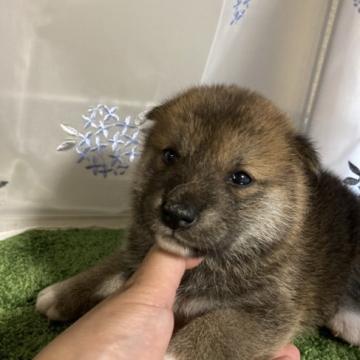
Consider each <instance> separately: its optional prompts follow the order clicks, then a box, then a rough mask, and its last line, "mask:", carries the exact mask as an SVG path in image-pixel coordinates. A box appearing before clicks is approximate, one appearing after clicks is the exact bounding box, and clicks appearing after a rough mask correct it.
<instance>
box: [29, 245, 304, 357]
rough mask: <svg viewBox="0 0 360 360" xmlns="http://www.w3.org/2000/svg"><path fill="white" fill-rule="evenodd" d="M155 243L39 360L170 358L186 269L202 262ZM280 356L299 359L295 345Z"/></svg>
mask: <svg viewBox="0 0 360 360" xmlns="http://www.w3.org/2000/svg"><path fill="white" fill-rule="evenodd" d="M200 261H201V260H199V259H184V258H181V257H177V256H174V255H171V254H168V253H165V252H163V251H161V250H159V249H158V248H153V249H152V250H151V251H150V253H149V254H148V255H147V256H146V258H145V260H144V262H143V263H142V265H141V266H140V268H139V269H138V271H137V272H136V273H135V274H134V276H133V277H132V278H131V279H130V281H129V282H128V284H127V288H126V290H123V291H122V292H121V293H116V294H114V295H113V296H111V297H110V298H108V299H106V300H105V301H103V302H102V303H100V304H99V305H98V306H96V307H95V308H94V309H93V310H91V311H90V312H88V313H87V314H85V315H84V316H83V317H82V318H81V319H79V320H78V321H77V322H76V323H74V324H73V325H72V326H71V327H69V328H68V329H67V330H66V331H64V332H63V333H62V334H61V335H59V336H58V337H57V338H56V339H55V340H54V341H53V342H51V343H50V344H49V345H48V346H47V347H45V349H43V350H42V351H41V353H40V354H38V355H37V357H36V358H35V360H55V359H63V360H73V359H74V360H75V359H76V360H81V359H86V360H92V359H94V360H95V359H96V360H99V359H106V360H115V359H116V360H122V359H127V360H128V359H144V360H161V359H163V358H164V355H165V353H166V349H167V346H168V344H169V341H170V338H171V335H172V332H173V328H174V315H173V312H172V306H173V304H174V301H175V295H176V289H177V287H178V286H179V284H180V281H181V278H182V276H183V274H184V272H185V270H186V269H188V268H191V267H194V266H196V265H198V264H199V263H200ZM277 356H278V357H277V358H276V359H274V360H298V359H300V355H299V353H298V350H297V349H296V348H295V347H294V346H289V347H286V348H284V349H283V351H281V352H279V354H278V355H277Z"/></svg>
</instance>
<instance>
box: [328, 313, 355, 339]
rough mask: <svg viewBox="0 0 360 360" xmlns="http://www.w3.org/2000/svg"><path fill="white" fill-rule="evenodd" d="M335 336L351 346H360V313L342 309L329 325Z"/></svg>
mask: <svg viewBox="0 0 360 360" xmlns="http://www.w3.org/2000/svg"><path fill="white" fill-rule="evenodd" d="M329 326H330V328H331V329H332V331H333V333H334V335H335V336H339V337H341V338H342V339H344V340H346V341H347V342H348V343H350V344H351V345H357V346H360V313H359V312H358V311H356V310H353V309H350V308H346V307H341V308H340V309H339V311H338V312H337V313H336V315H335V316H334V317H333V319H332V320H331V321H330V323H329Z"/></svg>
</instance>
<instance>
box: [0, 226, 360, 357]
mask: <svg viewBox="0 0 360 360" xmlns="http://www.w3.org/2000/svg"><path fill="white" fill-rule="evenodd" d="M124 234H125V233H124V231H120V230H103V229H91V230H90V229H89V230H88V229H87V230H52V231H45V230H33V231H29V232H26V233H24V234H21V235H17V236H15V237H13V238H10V239H7V240H4V241H0V279H1V281H0V359H1V360H8V359H9V360H10V359H11V360H30V359H32V358H33V357H34V355H35V354H36V353H37V352H38V351H39V350H40V349H41V348H42V347H43V346H44V345H45V344H47V343H48V342H49V341H50V340H51V339H53V338H54V337H55V336H56V335H57V334H58V333H60V332H61V331H62V330H63V329H64V328H65V327H66V325H63V324H55V323H50V322H48V321H47V320H46V319H44V318H43V317H42V316H40V315H39V314H37V313H36V312H35V310H34V303H35V299H36V295H37V293H38V292H39V291H40V290H41V289H42V288H44V287H45V286H47V285H49V284H51V283H53V282H55V281H59V280H61V279H64V278H66V277H68V276H70V275H73V274H75V273H77V272H79V271H80V270H82V269H85V268H86V267H88V266H89V265H91V264H93V263H95V262H96V261H97V260H98V259H100V258H101V257H103V256H104V255H106V254H108V253H110V252H111V251H112V250H113V249H114V248H115V247H116V246H117V245H119V244H120V243H121V241H122V240H123V239H124ZM296 345H297V346H298V347H299V348H300V350H301V353H302V359H304V360H319V359H324V360H334V359H337V360H347V359H349V360H355V359H360V350H358V349H357V348H351V347H350V346H348V345H347V344H345V343H343V342H341V341H339V340H336V339H334V338H332V337H331V336H330V335H329V334H327V333H326V332H324V333H323V334H321V335H320V334H317V333H316V334H312V335H307V336H303V337H301V338H299V339H297V340H296Z"/></svg>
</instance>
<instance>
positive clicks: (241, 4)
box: [230, 0, 251, 25]
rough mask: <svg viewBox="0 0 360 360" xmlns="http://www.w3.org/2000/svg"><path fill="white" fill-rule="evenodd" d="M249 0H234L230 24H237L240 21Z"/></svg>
mask: <svg viewBox="0 0 360 360" xmlns="http://www.w3.org/2000/svg"><path fill="white" fill-rule="evenodd" d="M250 1H251V0H234V4H233V13H232V19H231V22H230V25H234V24H237V23H238V22H239V21H240V19H241V18H242V17H243V16H244V15H245V12H246V10H247V9H248V8H249V5H250Z"/></svg>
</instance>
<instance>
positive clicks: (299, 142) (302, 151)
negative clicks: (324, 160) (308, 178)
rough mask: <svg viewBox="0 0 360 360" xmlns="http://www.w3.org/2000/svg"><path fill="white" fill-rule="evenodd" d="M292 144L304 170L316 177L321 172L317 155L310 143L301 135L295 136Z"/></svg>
mask: <svg viewBox="0 0 360 360" xmlns="http://www.w3.org/2000/svg"><path fill="white" fill-rule="evenodd" d="M294 142H295V149H296V152H297V155H298V156H299V158H300V159H301V161H302V162H303V164H304V166H305V168H306V169H307V170H308V171H309V172H310V173H311V174H313V175H315V176H316V177H318V176H319V175H320V172H321V165H320V160H319V157H318V154H317V152H316V150H315V148H314V146H313V144H312V143H311V141H310V140H308V139H307V138H306V137H305V136H303V135H295V137H294Z"/></svg>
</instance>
